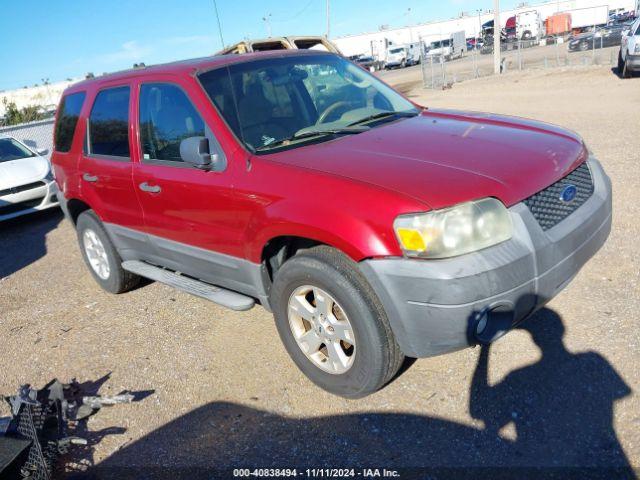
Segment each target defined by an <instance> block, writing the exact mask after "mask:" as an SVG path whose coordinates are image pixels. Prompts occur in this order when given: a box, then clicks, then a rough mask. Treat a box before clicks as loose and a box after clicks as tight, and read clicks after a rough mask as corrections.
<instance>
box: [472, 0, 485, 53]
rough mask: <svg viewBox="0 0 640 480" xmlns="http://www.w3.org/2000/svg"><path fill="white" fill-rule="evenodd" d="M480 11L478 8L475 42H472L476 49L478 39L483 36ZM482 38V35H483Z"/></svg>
mask: <svg viewBox="0 0 640 480" xmlns="http://www.w3.org/2000/svg"><path fill="white" fill-rule="evenodd" d="M481 13H482V9H481V8H479V9H478V34H477V35H476V43H475V44H474V46H475V47H476V50H478V39H479V38H481V37H483V35H482V17H481V16H480V14H481ZM483 40H484V37H483Z"/></svg>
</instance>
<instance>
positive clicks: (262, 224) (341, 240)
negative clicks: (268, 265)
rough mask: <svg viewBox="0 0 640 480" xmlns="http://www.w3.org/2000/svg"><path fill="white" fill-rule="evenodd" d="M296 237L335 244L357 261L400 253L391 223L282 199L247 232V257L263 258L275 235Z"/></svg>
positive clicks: (254, 260) (267, 208)
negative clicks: (384, 223) (264, 251)
mask: <svg viewBox="0 0 640 480" xmlns="http://www.w3.org/2000/svg"><path fill="white" fill-rule="evenodd" d="M280 236H296V237H302V238H308V239H310V240H314V241H317V242H320V243H324V244H326V245H329V246H331V247H334V248H336V249H338V250H340V251H342V252H343V253H344V254H346V255H347V256H349V257H350V258H351V259H353V260H354V261H356V262H357V261H360V260H363V259H365V258H371V257H385V256H399V255H401V251H400V249H399V246H398V244H397V241H396V238H395V235H394V234H393V228H392V224H391V223H390V224H389V225H380V224H375V223H373V222H371V221H368V220H366V219H365V218H358V217H356V216H354V215H353V214H350V213H347V212H344V211H341V210H338V209H336V208H335V207H328V206H326V205H324V204H322V203H319V202H313V203H311V202H300V201H299V200H298V201H290V200H280V201H278V202H276V203H273V204H271V205H269V206H268V207H266V208H265V209H264V210H263V215H260V216H259V217H254V218H253V219H252V220H251V222H250V223H249V226H248V228H247V231H246V242H245V245H246V246H247V251H246V256H247V258H250V259H251V261H253V262H256V263H257V262H260V261H261V260H262V258H261V257H262V251H263V248H264V246H265V245H266V244H267V243H268V242H269V241H270V240H272V239H273V238H276V237H280Z"/></svg>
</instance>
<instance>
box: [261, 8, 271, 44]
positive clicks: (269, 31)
mask: <svg viewBox="0 0 640 480" xmlns="http://www.w3.org/2000/svg"><path fill="white" fill-rule="evenodd" d="M270 18H271V14H270V13H267V14H266V15H265V16H264V17H262V20H264V23H265V24H266V25H267V33H268V34H269V38H271V21H270Z"/></svg>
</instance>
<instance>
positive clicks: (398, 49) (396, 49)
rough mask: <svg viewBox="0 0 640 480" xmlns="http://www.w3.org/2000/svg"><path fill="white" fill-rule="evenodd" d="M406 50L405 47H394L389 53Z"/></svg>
mask: <svg viewBox="0 0 640 480" xmlns="http://www.w3.org/2000/svg"><path fill="white" fill-rule="evenodd" d="M402 52H404V48H394V49H393V50H389V53H402Z"/></svg>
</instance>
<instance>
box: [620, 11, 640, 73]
mask: <svg viewBox="0 0 640 480" xmlns="http://www.w3.org/2000/svg"><path fill="white" fill-rule="evenodd" d="M618 72H619V73H620V75H621V76H622V77H623V78H629V77H631V75H632V74H633V72H640V17H638V18H637V19H636V21H635V22H633V25H631V28H630V29H629V30H628V31H624V32H622V43H621V44H620V54H619V55H618Z"/></svg>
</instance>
